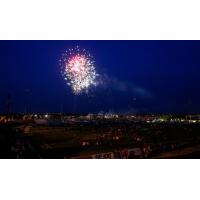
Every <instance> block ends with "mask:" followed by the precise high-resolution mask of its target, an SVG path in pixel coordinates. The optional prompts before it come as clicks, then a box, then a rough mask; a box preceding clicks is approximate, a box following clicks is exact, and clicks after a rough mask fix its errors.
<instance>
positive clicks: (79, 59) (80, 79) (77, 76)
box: [60, 47, 98, 94]
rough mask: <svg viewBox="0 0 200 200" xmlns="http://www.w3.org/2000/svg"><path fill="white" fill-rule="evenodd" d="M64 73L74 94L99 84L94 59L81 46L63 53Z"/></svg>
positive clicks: (61, 63) (62, 67) (62, 66)
mask: <svg viewBox="0 0 200 200" xmlns="http://www.w3.org/2000/svg"><path fill="white" fill-rule="evenodd" d="M60 65H61V69H62V75H63V77H64V79H65V80H66V81H67V84H68V85H70V86H71V88H72V90H73V92H74V94H80V93H81V92H83V91H86V92H87V91H88V89H89V88H90V87H91V86H92V85H93V86H94V85H97V82H96V78H97V76H98V74H97V73H96V70H95V66H94V60H93V58H92V56H91V55H90V54H89V53H87V52H86V51H85V49H83V50H80V49H79V47H76V48H75V49H69V50H68V51H66V52H65V53H64V54H63V55H62V59H61V60H60Z"/></svg>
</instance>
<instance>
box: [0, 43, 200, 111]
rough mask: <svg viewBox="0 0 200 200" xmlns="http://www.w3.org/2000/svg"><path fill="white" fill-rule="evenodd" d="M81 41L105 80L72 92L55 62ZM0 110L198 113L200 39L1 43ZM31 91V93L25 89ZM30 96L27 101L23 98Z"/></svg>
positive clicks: (82, 46)
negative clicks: (84, 90)
mask: <svg viewBox="0 0 200 200" xmlns="http://www.w3.org/2000/svg"><path fill="white" fill-rule="evenodd" d="M76 45H79V47H80V48H85V49H87V50H88V51H89V52H90V53H91V54H92V55H93V56H94V58H95V61H96V67H97V71H98V72H99V74H101V76H102V79H103V80H104V84H103V85H100V86H98V87H96V88H93V89H91V91H90V92H89V93H88V94H87V95H86V94H82V95H79V96H74V95H73V94H72V92H71V89H70V88H69V87H68V86H66V84H65V82H64V80H63V78H62V76H61V74H60V68H59V64H58V60H59V59H60V57H61V54H62V52H63V51H65V50H66V49H68V48H73V47H74V46H76ZM0 69H1V73H0V112H3V111H4V110H5V101H6V96H7V94H10V95H11V97H12V104H13V111H15V112H24V111H25V108H26V105H27V102H30V105H31V111H32V112H60V110H61V105H62V107H63V110H64V111H65V112H98V111H109V110H112V111H116V112H127V113H129V112H137V113H141V112H142V113H144V112H145V113H150V112H151V113H152V112H154V113H185V112H190V113H200V94H199V91H200V78H199V77H200V41H0ZM26 91H30V92H26ZM28 98H29V99H30V100H27V99H28Z"/></svg>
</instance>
